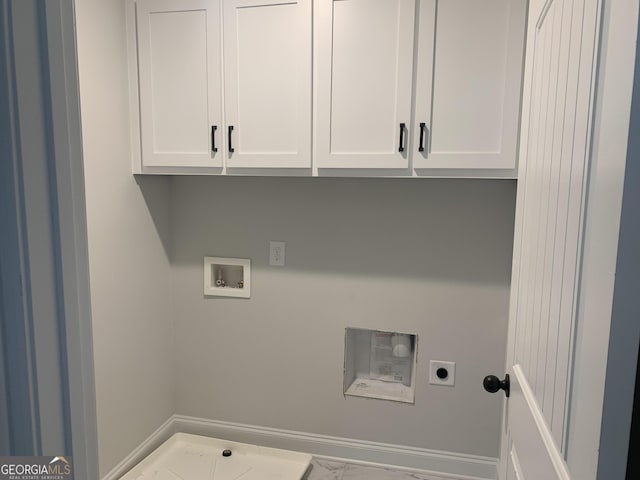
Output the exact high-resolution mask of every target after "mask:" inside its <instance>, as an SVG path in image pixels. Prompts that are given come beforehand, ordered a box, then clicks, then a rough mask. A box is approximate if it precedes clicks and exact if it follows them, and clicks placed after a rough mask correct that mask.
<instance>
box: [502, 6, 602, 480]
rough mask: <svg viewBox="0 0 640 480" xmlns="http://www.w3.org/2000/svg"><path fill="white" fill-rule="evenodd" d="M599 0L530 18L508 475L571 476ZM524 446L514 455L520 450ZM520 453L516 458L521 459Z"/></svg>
mask: <svg viewBox="0 0 640 480" xmlns="http://www.w3.org/2000/svg"><path fill="white" fill-rule="evenodd" d="M595 3H597V0H548V1H547V2H545V3H544V5H539V6H538V8H537V10H532V11H531V12H530V17H529V22H530V23H529V35H528V38H529V42H531V44H530V45H529V47H528V53H529V55H531V59H530V61H529V62H530V63H529V67H528V70H527V73H528V74H529V75H531V77H530V82H529V83H528V86H527V88H526V89H525V97H524V101H525V103H526V104H525V105H524V111H525V112H526V113H527V116H526V117H525V118H524V120H523V132H522V137H521V141H522V148H521V152H523V155H522V158H521V161H522V164H521V168H520V175H519V185H518V189H519V192H518V205H519V206H518V212H517V219H516V226H517V227H516V238H515V242H514V246H515V250H514V269H513V272H514V273H513V281H512V305H513V307H512V309H511V312H510V326H509V328H510V330H511V332H510V336H509V346H508V355H509V357H508V359H507V362H508V365H509V367H510V371H509V373H510V375H511V379H512V395H511V397H510V399H509V400H508V405H507V411H506V418H507V424H506V426H507V428H506V431H505V433H504V436H503V445H505V446H508V448H506V449H505V448H503V453H502V454H503V456H504V455H506V456H507V458H506V459H505V462H504V463H503V468H505V469H506V470H505V471H504V472H503V473H504V476H505V477H506V478H519V479H523V480H524V479H540V478H544V479H549V480H552V479H556V478H558V479H568V478H570V477H569V473H568V470H567V467H566V463H565V460H566V459H565V447H566V445H565V443H566V442H565V438H566V435H567V418H568V392H569V387H570V385H571V381H572V349H573V339H574V332H575V321H574V319H575V315H576V296H577V291H578V281H577V280H578V269H579V264H580V252H581V242H582V219H583V216H584V206H585V205H584V196H585V191H586V175H585V173H586V171H587V166H588V161H589V155H588V147H589V133H590V125H591V117H590V114H589V112H590V109H591V107H592V101H593V92H592V78H593V69H594V64H595V62H594V56H595V40H596V32H597V28H596V21H595V19H596V11H597V9H595V8H587V6H590V5H591V4H595ZM516 451H517V453H515V452H516ZM514 459H516V460H514Z"/></svg>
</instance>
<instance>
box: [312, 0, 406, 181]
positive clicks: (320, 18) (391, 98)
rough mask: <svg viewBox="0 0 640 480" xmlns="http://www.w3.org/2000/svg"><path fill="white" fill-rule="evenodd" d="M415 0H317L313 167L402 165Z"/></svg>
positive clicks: (404, 152)
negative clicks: (314, 147) (315, 137)
mask: <svg viewBox="0 0 640 480" xmlns="http://www.w3.org/2000/svg"><path fill="white" fill-rule="evenodd" d="M414 23H415V0H340V1H332V0H317V2H316V24H315V26H316V32H315V34H316V42H317V56H318V58H317V64H316V68H317V69H316V75H315V78H316V82H317V84H316V88H317V92H316V94H317V98H316V109H317V112H316V125H315V133H316V135H317V139H316V149H315V156H314V162H315V165H316V166H317V167H318V168H319V169H322V168H374V169H375V168H399V169H407V168H408V166H409V162H408V134H409V130H408V129H409V127H410V122H411V85H412V72H413V42H414Z"/></svg>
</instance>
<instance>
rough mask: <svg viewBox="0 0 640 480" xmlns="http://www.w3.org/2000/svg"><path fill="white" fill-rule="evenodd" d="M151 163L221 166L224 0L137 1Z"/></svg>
mask: <svg viewBox="0 0 640 480" xmlns="http://www.w3.org/2000/svg"><path fill="white" fill-rule="evenodd" d="M136 27H137V35H138V36H137V38H138V72H139V79H140V89H139V91H140V130H141V147H142V164H143V166H145V167H149V166H153V167H221V166H222V149H221V148H219V145H218V144H217V143H216V142H219V141H220V139H221V137H220V129H221V127H222V124H221V121H222V109H221V94H222V92H221V73H220V72H221V64H220V61H221V60H220V56H221V42H220V35H219V33H218V32H220V28H221V26H220V2H219V0H190V1H189V2H184V1H182V0H138V2H136Z"/></svg>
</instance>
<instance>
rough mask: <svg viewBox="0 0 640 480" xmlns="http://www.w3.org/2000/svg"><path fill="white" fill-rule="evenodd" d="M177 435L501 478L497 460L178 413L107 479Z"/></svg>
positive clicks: (473, 478) (479, 479)
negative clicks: (184, 434)
mask: <svg viewBox="0 0 640 480" xmlns="http://www.w3.org/2000/svg"><path fill="white" fill-rule="evenodd" d="M175 432H183V433H191V434H194V435H204V436H207V437H214V438H224V439H227V440H231V441H233V442H240V443H250V444H254V445H262V446H268V447H272V448H282V449H285V450H294V451H298V452H305V453H309V454H311V455H313V456H314V457H318V458H325V459H331V460H338V461H345V462H349V463H356V464H362V465H377V466H393V468H395V469H398V470H406V471H415V472H424V473H432V474H434V475H438V476H440V477H443V476H446V477H450V478H456V479H461V480H495V479H497V478H498V473H497V464H498V460H497V459H496V458H490V457H479V456H474V455H462V454H458V453H450V452H441V451H437V450H427V449H424V448H416V447H407V446H402V445H391V444H387V443H378V442H367V441H363V440H353V439H349V438H340V437H331V436H328V435H317V434H314V433H305V432H295V431H291V430H281V429H277V428H267V427H259V426H255V425H244V424H240V423H231V422H221V421H216V420H208V419H204V418H196V417H187V416H184V415H174V416H172V417H171V418H170V419H169V420H167V421H166V422H165V423H164V424H163V425H162V426H161V427H160V428H159V429H158V430H156V431H155V432H154V433H153V434H152V435H151V436H150V437H149V438H148V439H147V440H145V441H144V442H142V444H140V446H139V447H138V448H136V449H135V450H134V451H133V452H132V453H131V454H130V455H129V456H127V458H125V459H124V460H123V461H122V462H120V464H119V465H118V466H117V467H116V468H114V469H113V470H112V471H111V472H109V474H107V476H105V477H104V478H103V480H117V479H118V478H119V477H120V476H122V475H124V474H125V473H126V472H127V471H128V470H130V469H131V468H132V467H133V466H134V465H135V464H137V463H138V462H139V461H140V460H142V459H143V458H144V457H145V456H147V455H148V454H149V453H151V452H152V451H153V450H154V449H155V448H156V447H157V446H158V445H160V444H161V443H162V442H164V441H165V440H166V439H167V438H169V437H170V436H171V435H172V434H173V433H175Z"/></svg>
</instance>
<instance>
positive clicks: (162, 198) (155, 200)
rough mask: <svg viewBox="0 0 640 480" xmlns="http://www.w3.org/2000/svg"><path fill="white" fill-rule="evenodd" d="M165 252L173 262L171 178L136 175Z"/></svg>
mask: <svg viewBox="0 0 640 480" xmlns="http://www.w3.org/2000/svg"><path fill="white" fill-rule="evenodd" d="M134 177H135V180H136V183H137V184H138V187H139V188H140V193H142V196H143V198H144V201H145V203H146V205H147V208H148V210H149V214H150V215H151V219H152V220H153V224H154V226H155V228H156V232H157V233H158V238H159V239H160V242H161V243H162V247H163V248H164V252H165V254H166V256H167V258H168V259H170V260H171V228H172V225H171V177H168V176H163V175H134Z"/></svg>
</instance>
